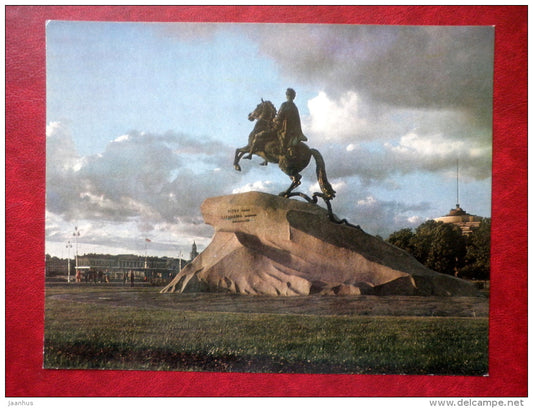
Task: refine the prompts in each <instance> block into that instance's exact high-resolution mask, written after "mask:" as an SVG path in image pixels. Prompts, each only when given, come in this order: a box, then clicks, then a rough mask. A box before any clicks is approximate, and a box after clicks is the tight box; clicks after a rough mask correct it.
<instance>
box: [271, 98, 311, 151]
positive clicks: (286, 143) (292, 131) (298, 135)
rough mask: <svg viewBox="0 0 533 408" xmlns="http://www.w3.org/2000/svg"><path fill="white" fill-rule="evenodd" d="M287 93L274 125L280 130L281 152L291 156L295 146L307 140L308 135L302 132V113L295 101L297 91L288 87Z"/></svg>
mask: <svg viewBox="0 0 533 408" xmlns="http://www.w3.org/2000/svg"><path fill="white" fill-rule="evenodd" d="M285 95H286V96H287V101H286V102H283V103H282V104H281V107H280V108H279V111H278V114H277V116H276V118H275V119H274V127H275V129H276V130H277V131H278V138H279V142H280V145H281V153H282V154H283V155H286V156H289V157H290V156H293V155H294V151H293V148H294V146H296V145H297V144H298V143H299V142H305V141H307V137H305V135H304V134H303V132H302V125H301V122H300V113H299V112H298V108H297V107H296V105H295V104H294V102H293V101H294V98H296V92H295V91H294V89H292V88H287V91H286V92H285Z"/></svg>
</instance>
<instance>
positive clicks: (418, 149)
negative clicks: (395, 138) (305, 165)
mask: <svg viewBox="0 0 533 408" xmlns="http://www.w3.org/2000/svg"><path fill="white" fill-rule="evenodd" d="M385 147H386V148H388V149H390V150H391V152H392V153H395V154H413V155H417V156H424V157H433V156H447V157H449V156H453V155H455V156H456V157H458V156H461V155H463V153H464V152H465V151H466V149H467V148H466V145H465V142H464V141H461V140H453V139H447V138H445V137H443V136H442V134H436V135H431V136H430V135H423V136H421V135H419V134H417V133H415V132H410V133H408V134H406V135H404V136H402V137H401V138H400V141H399V143H398V145H393V144H391V143H389V142H386V143H385Z"/></svg>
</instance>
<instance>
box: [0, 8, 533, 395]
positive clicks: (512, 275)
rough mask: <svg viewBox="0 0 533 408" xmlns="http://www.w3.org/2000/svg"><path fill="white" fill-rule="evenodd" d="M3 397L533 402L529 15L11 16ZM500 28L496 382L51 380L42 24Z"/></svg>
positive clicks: (96, 374) (132, 374)
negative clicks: (530, 360) (532, 384)
mask: <svg viewBox="0 0 533 408" xmlns="http://www.w3.org/2000/svg"><path fill="white" fill-rule="evenodd" d="M5 10H6V282H5V283H6V284H5V290H6V303H5V307H6V320H5V326H6V359H5V364H6V396H8V397H17V396H18V397H38V396H50V397H53V396H382V397H387V396H432V397H446V396H447V397H452V396H461V397H467V396H500V397H502V396H509V397H523V396H527V6H340V7H339V6H120V7H117V6H31V7H30V6H7V7H6V9H5ZM48 19H64V20H107V21H192V22H215V21H216V22H297V23H342V24H400V25H433V24H438V25H494V26H495V27H496V59H495V88H494V155H493V158H494V165H493V214H492V225H493V233H492V243H493V247H492V271H493V273H492V279H491V298H490V346H489V351H490V359H489V371H490V373H489V376H488V377H448V376H436V377H434V376H394V375H382V376H377V375H371V376H368V375H295V374H290V375H289V374H233V373H198V372H196V373H189V372H187V373H182V372H143V371H89V370H87V371H85V370H43V369H42V340H43V327H44V319H43V308H44V292H43V288H44V273H39V271H44V206H45V126H46V123H45V119H46V104H45V84H46V78H45V22H46V20H48Z"/></svg>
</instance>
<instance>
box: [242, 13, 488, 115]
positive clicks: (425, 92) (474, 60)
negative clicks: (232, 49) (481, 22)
mask: <svg viewBox="0 0 533 408" xmlns="http://www.w3.org/2000/svg"><path fill="white" fill-rule="evenodd" d="M250 31H251V33H252V36H253V35H254V33H256V35H257V38H258V39H259V40H260V41H261V46H260V49H261V51H262V52H264V53H265V54H267V55H269V56H271V57H272V58H274V59H275V60H276V61H277V62H278V63H279V64H280V65H281V67H282V72H283V73H285V74H286V75H290V76H292V77H294V78H298V79H299V80H300V81H304V82H309V83H312V84H314V85H315V86H317V87H320V88H321V89H322V90H324V91H326V92H327V93H328V94H330V95H332V96H335V95H341V94H343V93H345V92H346V91H347V90H354V91H355V92H357V93H358V94H360V95H361V96H362V97H364V98H366V99H367V100H368V101H372V103H373V104H385V105H391V106H397V107H400V106H401V107H409V108H430V109H431V108H438V109H443V108H445V109H461V110H465V111H467V112H469V113H470V114H471V116H472V119H473V120H475V121H476V122H478V121H481V122H483V121H484V120H486V119H487V118H490V112H491V107H492V104H491V97H492V72H493V68H492V67H493V36H494V30H493V28H492V27H445V26H433V27H429V26H428V27H422V26H420V27H407V26H406V27H402V26H357V25H355V26H352V25H304V24H302V25H291V26H286V27H284V29H283V30H282V29H279V26H276V25H273V26H270V25H265V26H262V27H261V29H259V30H255V27H254V30H250ZM258 33H260V35H258ZM489 123H490V120H489Z"/></svg>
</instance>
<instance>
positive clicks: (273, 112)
mask: <svg viewBox="0 0 533 408" xmlns="http://www.w3.org/2000/svg"><path fill="white" fill-rule="evenodd" d="M263 103H264V104H266V105H267V106H268V108H269V109H270V112H271V117H270V118H269V119H274V118H275V117H276V113H277V110H276V107H275V106H274V104H273V103H272V102H270V101H263Z"/></svg>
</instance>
